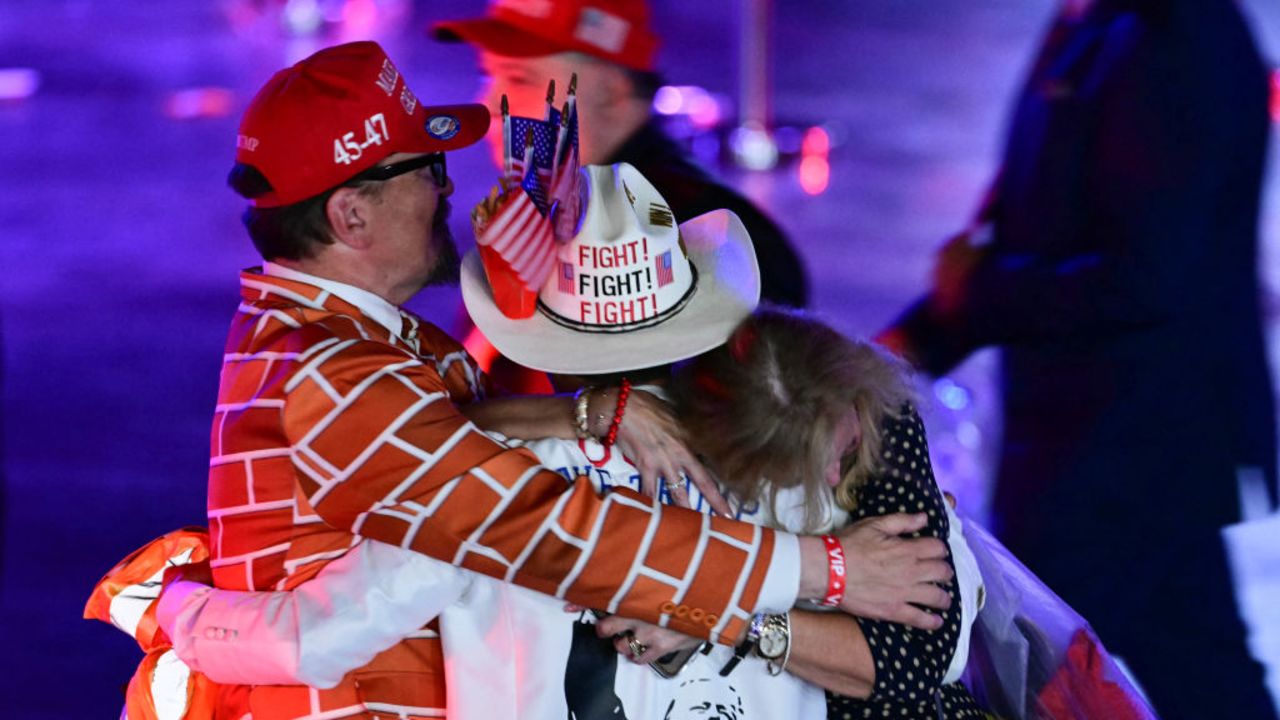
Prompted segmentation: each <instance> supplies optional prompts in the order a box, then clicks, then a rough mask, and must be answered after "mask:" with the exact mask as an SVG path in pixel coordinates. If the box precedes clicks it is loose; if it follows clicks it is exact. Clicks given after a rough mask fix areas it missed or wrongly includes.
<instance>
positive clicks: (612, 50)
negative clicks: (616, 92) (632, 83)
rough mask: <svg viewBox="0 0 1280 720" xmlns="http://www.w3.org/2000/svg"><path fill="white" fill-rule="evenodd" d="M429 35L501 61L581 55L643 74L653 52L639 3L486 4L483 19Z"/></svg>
mask: <svg viewBox="0 0 1280 720" xmlns="http://www.w3.org/2000/svg"><path fill="white" fill-rule="evenodd" d="M431 34H432V35H433V36H434V37H435V38H436V39H437V40H444V41H446V42H457V41H459V40H461V41H465V42H468V43H471V44H472V45H476V46H478V47H481V48H484V49H485V50H488V51H489V52H491V53H494V54H497V55H505V56H507V57H539V56H542V55H554V54H556V53H562V52H581V53H585V54H587V55H592V56H594V57H598V58H601V59H603V60H608V61H609V62H613V63H617V64H619V65H623V66H626V67H629V68H633V69H635V70H642V71H645V72H651V71H652V70H653V69H654V61H655V58H656V56H657V53H658V36H657V35H654V34H653V30H652V28H650V27H649V5H648V3H646V2H645V1H644V0H492V2H490V3H489V9H488V11H487V12H486V13H485V16H484V17H482V18H472V19H468V20H448V21H445V22H438V23H435V24H434V25H432V26H431Z"/></svg>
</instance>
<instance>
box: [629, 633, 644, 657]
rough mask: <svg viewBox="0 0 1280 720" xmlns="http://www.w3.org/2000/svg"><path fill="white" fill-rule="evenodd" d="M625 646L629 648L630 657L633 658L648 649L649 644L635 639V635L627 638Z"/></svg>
mask: <svg viewBox="0 0 1280 720" xmlns="http://www.w3.org/2000/svg"><path fill="white" fill-rule="evenodd" d="M627 647H628V648H630V649H631V657H634V658H638V657H640V656H641V655H643V654H645V651H646V650H648V649H649V646H648V645H645V644H644V643H642V642H640V641H639V640H637V639H636V636H635V635H632V636H630V637H628V638H627Z"/></svg>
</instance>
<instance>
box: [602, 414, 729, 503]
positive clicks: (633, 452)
mask: <svg viewBox="0 0 1280 720" xmlns="http://www.w3.org/2000/svg"><path fill="white" fill-rule="evenodd" d="M618 449H619V450H621V451H622V452H623V453H625V454H626V456H627V457H628V458H629V459H630V460H631V461H632V463H634V464H635V466H636V469H637V470H639V471H640V491H641V492H643V493H644V494H645V495H648V496H649V497H657V496H658V485H659V483H661V482H662V480H663V478H666V480H667V481H668V483H669V485H668V486H667V489H668V491H669V492H670V493H671V499H672V500H673V501H674V502H675V503H676V504H677V505H680V506H682V507H689V493H688V492H687V491H686V490H685V487H684V481H683V479H682V478H681V472H683V473H684V476H685V477H688V478H689V480H690V481H691V482H692V483H693V484H694V486H695V487H697V488H698V491H699V492H701V493H702V496H703V497H704V498H706V500H707V502H708V503H710V505H711V507H712V509H714V510H715V511H716V512H717V513H720V514H721V515H730V514H731V512H732V511H731V510H730V508H729V503H728V502H726V501H725V499H724V496H723V495H721V494H720V489H719V488H718V487H716V483H715V481H714V480H713V479H712V478H711V474H710V473H708V472H707V469H706V468H704V467H703V466H702V463H700V462H698V459H697V458H696V457H694V454H693V451H691V450H690V449H689V446H688V445H686V444H685V441H684V431H683V430H682V429H681V428H680V424H679V423H678V422H676V419H675V415H673V414H672V412H671V406H670V405H669V404H668V403H665V402H663V401H662V400H659V399H658V398H657V397H654V396H653V395H650V394H649V393H646V392H633V393H631V396H630V397H629V398H628V401H627V409H626V412H625V413H624V414H623V416H622V424H621V425H619V426H618Z"/></svg>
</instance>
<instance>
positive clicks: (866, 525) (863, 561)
mask: <svg viewBox="0 0 1280 720" xmlns="http://www.w3.org/2000/svg"><path fill="white" fill-rule="evenodd" d="M927 522H928V516H926V515H923V514H921V515H901V514H899V515H886V516H884V517H876V518H868V519H866V520H862V521H860V522H857V523H854V524H853V525H850V526H849V527H847V528H845V529H844V530H842V531H840V532H839V533H838V536H839V538H840V545H841V546H842V547H843V548H844V556H845V572H846V582H845V594H844V600H843V601H841V603H840V609H841V610H843V611H845V612H847V613H849V614H850V615H857V616H858V617H864V618H869V619H872V620H885V621H888V622H895V623H902V624H903V625H911V626H913V627H918V628H923V629H925V630H934V629H937V628H939V627H941V626H942V618H941V617H940V616H938V615H933V614H931V613H928V612H925V611H924V610H921V609H920V608H918V607H915V606H914V605H911V604H909V603H914V604H916V605H923V606H925V607H929V608H935V609H938V610H944V609H946V608H947V606H948V605H950V604H951V597H950V596H949V595H948V594H947V591H946V590H944V589H942V588H941V587H939V585H938V583H946V582H948V581H950V580H951V578H952V576H953V575H954V574H955V573H953V572H952V570H951V566H950V565H948V564H947V562H946V557H947V545H946V543H944V542H943V541H941V540H938V539H936V538H914V539H912V538H903V537H901V536H902V535H904V534H906V533H912V532H915V531H917V530H919V529H921V528H923V527H924V526H925V525H926V524H927Z"/></svg>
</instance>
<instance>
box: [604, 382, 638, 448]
mask: <svg viewBox="0 0 1280 720" xmlns="http://www.w3.org/2000/svg"><path fill="white" fill-rule="evenodd" d="M630 396H631V381H630V380H628V379H626V378H622V386H621V387H619V388H618V406H617V407H616V408H615V409H614V411H613V422H612V423H611V424H610V425H609V433H608V434H607V435H605V436H604V446H605V447H612V446H613V444H614V443H616V442H618V428H620V427H622V414H623V413H625V412H626V411H627V398H628V397H630Z"/></svg>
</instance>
